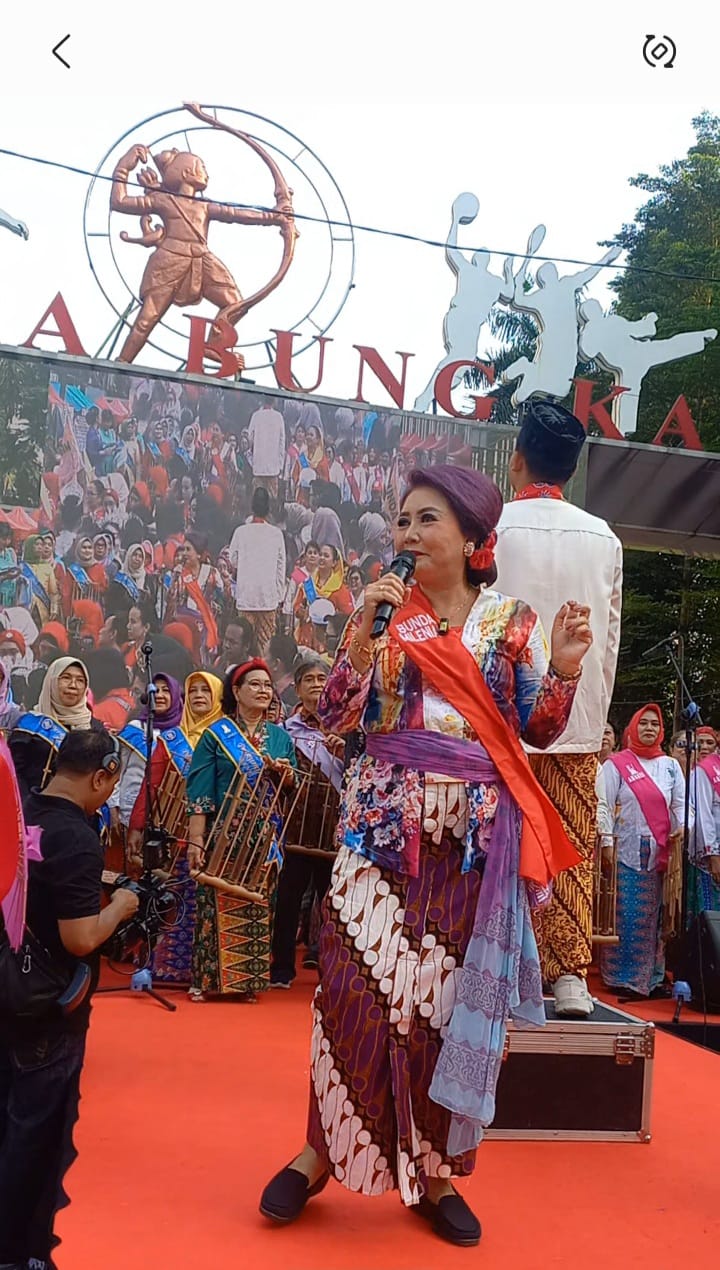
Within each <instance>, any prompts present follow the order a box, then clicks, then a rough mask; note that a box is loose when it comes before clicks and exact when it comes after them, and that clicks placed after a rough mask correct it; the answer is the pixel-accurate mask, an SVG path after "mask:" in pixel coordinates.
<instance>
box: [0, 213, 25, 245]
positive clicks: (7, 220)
mask: <svg viewBox="0 0 720 1270" xmlns="http://www.w3.org/2000/svg"><path fill="white" fill-rule="evenodd" d="M0 225H3V226H4V228H5V229H9V230H10V233H11V234H19V235H20V237H21V238H25V239H28V238H29V237H30V230H29V229H28V227H27V225H24V224H23V222H22V221H21V220H15V217H14V216H10V215H9V214H8V213H7V212H4V211H3V210H2V208H1V207H0Z"/></svg>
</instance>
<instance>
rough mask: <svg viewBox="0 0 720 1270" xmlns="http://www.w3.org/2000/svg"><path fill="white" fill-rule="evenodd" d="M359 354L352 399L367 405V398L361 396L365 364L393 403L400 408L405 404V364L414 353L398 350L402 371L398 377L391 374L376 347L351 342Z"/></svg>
mask: <svg viewBox="0 0 720 1270" xmlns="http://www.w3.org/2000/svg"><path fill="white" fill-rule="evenodd" d="M353 348H356V349H357V351H358V353H359V354H360V368H359V371H358V386H357V392H356V394H355V397H354V400H355V401H361V402H363V404H364V405H367V400H366V398H365V397H363V371H364V369H365V366H366V365H367V366H368V367H369V368H370V370H371V371H372V372H373V374H374V375H377V378H378V379H379V380H380V383H381V384H382V386H383V388H384V389H385V391H386V392H387V393H388V395H389V396H390V397H392V399H393V401H394V402H395V405H396V406H398V407H399V409H400V410H402V408H403V406H404V404H405V378H406V376H407V364H408V359H409V358H410V357H414V356H415V354H414V353H401V352H398V354H397V355H398V357H400V358H402V371H401V375H400V378H399V379H396V377H395V375H393V373H392V371H391V370H390V367H389V366H388V364H387V362H385V361H383V359H382V357H381V356H380V354H379V353H378V351H377V349H376V348H369V347H368V346H367V345H366V344H353Z"/></svg>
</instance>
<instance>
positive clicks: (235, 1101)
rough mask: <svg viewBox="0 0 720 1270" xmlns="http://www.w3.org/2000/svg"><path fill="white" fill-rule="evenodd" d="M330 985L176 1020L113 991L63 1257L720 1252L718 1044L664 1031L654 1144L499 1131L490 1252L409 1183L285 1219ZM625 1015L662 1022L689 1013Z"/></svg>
mask: <svg viewBox="0 0 720 1270" xmlns="http://www.w3.org/2000/svg"><path fill="white" fill-rule="evenodd" d="M312 985H313V976H312V975H311V974H309V973H308V972H303V973H302V976H301V978H300V979H299V980H298V982H297V983H296V984H295V985H294V986H293V988H292V989H291V991H289V992H270V993H267V994H266V995H265V996H264V997H263V998H262V999H261V1000H260V1002H259V1003H258V1004H257V1005H242V1004H239V1003H238V1002H235V1001H230V1002H221V1003H217V1004H212V1003H209V1004H205V1005H193V1004H191V1003H190V1002H189V1001H188V999H187V997H186V996H185V995H184V994H182V993H179V992H174V993H173V994H172V999H173V1000H174V1001H177V1003H178V1009H177V1012H176V1013H175V1014H169V1013H167V1012H166V1011H165V1010H163V1009H162V1008H161V1007H160V1006H158V1005H156V1004H155V1003H154V1002H153V1001H151V1000H150V999H149V998H146V997H141V996H139V995H136V994H132V995H131V994H130V993H129V992H128V993H127V994H120V995H110V996H101V997H98V998H97V999H96V1004H95V1008H94V1011H93V1020H92V1025H91V1029H90V1041H89V1048H88V1058H87V1063H86V1069H85V1077H84V1083H83V1098H82V1103H81V1112H80V1123H79V1125H78V1128H77V1130H76V1143H77V1146H78V1149H79V1152H80V1155H79V1159H78V1161H77V1162H76V1164H75V1165H74V1166H73V1169H72V1170H71V1172H70V1174H69V1176H68V1182H67V1189H68V1191H69V1194H70V1196H71V1200H72V1204H71V1207H70V1208H69V1209H67V1210H66V1211H65V1212H63V1213H62V1214H61V1215H60V1218H59V1222H58V1229H59V1233H60V1235H61V1236H62V1240H63V1243H62V1246H61V1248H60V1249H58V1252H57V1254H56V1256H57V1264H58V1267H59V1270H128V1268H129V1267H131V1268H132V1270H155V1267H158V1268H159V1270H160V1268H162V1270H166V1268H168V1270H170V1268H172V1270H215V1268H216V1267H218V1268H219V1267H222V1266H230V1267H235V1266H237V1267H245V1266H247V1267H249V1268H252V1270H276V1268H277V1270H447V1267H455V1266H457V1267H459V1266H467V1265H468V1264H471V1263H472V1264H473V1265H482V1267H483V1268H484V1270H545V1268H546V1267H553V1268H555V1270H565V1268H567V1270H571V1268H572V1270H575V1268H576V1267H577V1265H578V1263H581V1264H582V1266H583V1270H601V1268H602V1270H607V1268H608V1267H621V1266H622V1267H623V1270H672V1267H675V1266H677V1265H692V1267H693V1270H704V1267H708V1270H709V1268H710V1267H711V1266H712V1267H713V1268H714V1267H715V1266H716V1265H717V1263H718V1256H719V1255H720V1211H719V1210H718V1203H717V1193H718V1181H717V1179H718V1158H719V1153H720V1101H719V1100H718V1096H717V1092H718V1088H719V1087H720V1057H719V1056H718V1055H717V1054H715V1053H712V1052H710V1051H709V1050H706V1049H703V1048H701V1047H700V1046H698V1045H695V1044H690V1043H688V1042H687V1041H684V1040H681V1039H678V1038H677V1037H675V1036H672V1035H669V1034H668V1033H666V1032H665V1031H663V1030H661V1029H659V1030H658V1035H657V1049H656V1063H655V1081H654V1099H653V1116H652V1133H653V1136H652V1141H651V1142H650V1143H649V1144H648V1145H642V1144H640V1143H602V1142H601V1143H594V1142H487V1143H484V1144H483V1145H482V1146H481V1148H480V1151H479V1153H478V1165H477V1169H476V1172H475V1174H474V1176H473V1177H472V1178H471V1179H470V1180H469V1181H468V1182H467V1183H462V1184H461V1185H460V1189H461V1190H462V1193H463V1194H464V1195H465V1196H466V1198H467V1199H468V1200H469V1202H470V1203H471V1204H472V1205H473V1207H474V1208H475V1210H476V1211H477V1213H478V1214H479V1216H480V1218H481V1220H482V1223H483V1227H484V1235H483V1239H482V1241H481V1243H480V1246H479V1247H478V1248H475V1249H455V1248H452V1247H450V1246H449V1245H447V1244H444V1243H442V1242H441V1241H440V1240H438V1239H437V1238H436V1237H435V1236H434V1235H433V1234H432V1232H431V1231H430V1230H429V1228H428V1227H426V1225H425V1223H424V1222H422V1221H420V1220H419V1219H418V1218H417V1217H415V1216H413V1215H412V1214H411V1213H410V1212H408V1211H407V1210H404V1209H402V1208H401V1206H400V1204H399V1201H398V1199H397V1196H396V1195H388V1196H383V1197H381V1198H379V1199H365V1198H363V1197H360V1196H356V1195H350V1194H348V1192H347V1191H345V1190H344V1189H343V1188H341V1187H340V1186H338V1185H337V1184H335V1183H330V1185H329V1186H328V1188H327V1189H326V1191H325V1192H324V1193H323V1194H322V1195H321V1196H319V1197H318V1198H317V1199H315V1200H313V1201H312V1203H311V1204H310V1205H309V1206H308V1208H307V1210H306V1212H305V1213H304V1215H303V1217H302V1218H301V1219H300V1220H299V1222H298V1223H297V1225H294V1226H292V1227H287V1228H275V1227H272V1226H270V1225H269V1224H268V1223H266V1222H265V1221H264V1220H263V1219H262V1218H261V1217H260V1215H259V1214H258V1211H257V1204H258V1199H259V1195H260V1191H261V1189H262V1186H263V1184H264V1182H265V1181H266V1180H267V1179H268V1178H269V1177H270V1176H271V1174H272V1173H274V1172H275V1171H276V1170H277V1169H278V1168H280V1167H282V1166H283V1165H284V1164H286V1163H287V1162H288V1161H289V1160H290V1159H291V1158H292V1156H293V1155H294V1154H295V1153H296V1152H297V1150H299V1148H300V1145H301V1143H302V1140H303V1137H304V1124H305V1108H306V1086H307V1079H308V1042H309V1030H310V1015H309V1002H310V996H311V991H312ZM593 986H596V985H595V984H594V985H593ZM608 1000H610V1001H611V1002H612V1003H613V1004H615V997H614V996H612V997H611V996H609V994H608ZM621 1008H623V1009H626V1010H628V1012H629V1013H631V1014H636V1015H637V1016H638V1017H643V1018H652V1019H653V1020H654V1021H655V1022H656V1023H667V1022H669V1021H671V1019H672V1013H673V1004H672V1002H652V1003H648V1004H647V1005H642V1006H623V1007H621ZM696 1021H697V1022H699V1021H700V1019H699V1016H696V1015H693V1014H692V1013H691V1012H689V1011H687V1010H686V1011H684V1012H683V1022H687V1023H692V1022H696ZM709 1021H710V1023H713V1022H717V1021H720V1020H718V1019H717V1016H711V1018H710V1020H709Z"/></svg>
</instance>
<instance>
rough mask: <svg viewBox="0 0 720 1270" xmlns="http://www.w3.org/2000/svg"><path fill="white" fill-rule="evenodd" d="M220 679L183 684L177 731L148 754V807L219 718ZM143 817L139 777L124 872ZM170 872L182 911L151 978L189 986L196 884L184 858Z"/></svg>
mask: <svg viewBox="0 0 720 1270" xmlns="http://www.w3.org/2000/svg"><path fill="white" fill-rule="evenodd" d="M222 689H223V685H222V679H219V678H218V676H217V675H212V674H209V673H208V672H206V671H204V670H198V671H196V672H195V673H193V674H192V675H189V676H188V678H187V679H186V680H185V706H184V709H183V713H182V718H181V720H180V726H179V728H170V729H169V730H168V729H166V730H165V731H164V732H163V733H162V734H161V736H160V738H159V740H158V743H157V745H156V746H155V749H154V751H153V756H152V761H151V764H150V788H151V791H152V794H151V805H152V800H153V799H154V798H155V796H156V794H157V792H158V791H159V790H160V789H161V788H162V786H163V780H164V778H165V777H166V774H167V773H168V772H169V771H174V772H175V773H176V774H177V775H178V776H179V777H180V778H181V779H182V781H183V782H184V780H185V778H186V777H187V772H188V768H189V767H190V760H191V758H192V754H193V750H194V749H195V746H196V745H197V743H198V741H199V740H200V737H201V736H202V734H203V732H204V731H205V729H206V728H209V727H211V726H212V724H213V723H217V721H218V719H220V718H222V712H223V711H222ZM175 789H176V793H175V795H174V797H175V798H182V802H183V807H184V798H185V786H184V784H183V785H180V786H177V785H176V786H175ZM146 819H147V815H146V784H145V780H144V778H143V782H142V785H141V787H140V792H139V794H138V796H137V799H136V802H135V807H134V809H133V813H132V815H131V817H130V826H129V828H130V832H129V834H128V868H130V869H131V870H133V871H135V870H139V869H141V868H142V842H143V829H144V826H145V822H146ZM175 873H176V876H177V878H178V879H179V881H181V882H182V883H183V892H182V895H183V911H182V917H181V920H180V922H179V923H177V924H175V925H174V926H172V927H171V928H170V929H169V930H167V931H166V932H165V933H164V934H163V935H162V936H161V938H160V941H159V943H158V944H157V946H156V948H155V950H154V952H153V961H152V973H153V978H154V979H158V980H159V981H160V982H161V983H186V984H189V983H190V968H191V957H192V944H193V931H194V928H195V898H196V884H195V882H194V881H193V880H192V879H191V878H190V877H189V869H188V863H187V854H186V852H184V851H183V852H182V853H181V854H180V857H179V860H178V863H177V865H176V868H175Z"/></svg>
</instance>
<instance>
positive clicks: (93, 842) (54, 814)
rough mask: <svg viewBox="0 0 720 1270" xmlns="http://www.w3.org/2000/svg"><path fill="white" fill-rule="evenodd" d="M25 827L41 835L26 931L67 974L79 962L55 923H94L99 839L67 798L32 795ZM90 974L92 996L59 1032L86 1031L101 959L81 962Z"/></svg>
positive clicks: (100, 861)
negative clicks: (88, 919) (38, 830)
mask: <svg viewBox="0 0 720 1270" xmlns="http://www.w3.org/2000/svg"><path fill="white" fill-rule="evenodd" d="M24 811H25V823H26V824H27V825H39V826H40V828H41V830H42V833H41V838H40V852H41V854H42V860H41V861H39V862H36V861H31V863H30V866H29V870H28V900H27V918H26V920H27V925H28V926H29V927H30V930H31V931H32V933H33V935H34V936H35V938H36V939H38V940H39V941H40V943H42V944H43V945H44V946H45V948H47V950H48V952H49V953H50V954H51V955H52V957H53V960H57V963H58V965H61V966H63V967H67V968H69V969H70V970H72V969H74V967H75V966H76V965H77V959H76V958H75V957H73V956H72V955H71V954H70V953H69V952H68V951H67V950H66V948H65V947H64V945H63V942H62V940H61V938H60V930H59V927H58V922H59V921H71V920H73V919H75V918H81V917H95V916H96V915H97V914H98V913H99V912H100V900H101V893H102V871H103V850H102V847H101V845H100V839H99V838H98V835H97V833H96V832H95V830H94V829H93V828H92V826H91V824H90V821H89V820H88V818H87V816H86V815H85V813H84V812H83V811H82V810H81V808H80V807H78V806H77V805H76V804H75V803H71V802H69V800H68V799H66V798H54V797H52V796H50V795H47V794H40V793H38V792H37V791H33V792H32V793H31V794H30V795H29V796H28V798H26V800H25V804H24ZM82 960H83V961H85V962H86V963H87V964H88V965H89V966H90V967H91V970H92V979H91V983H90V991H89V992H88V995H87V997H86V998H85V1001H84V1002H83V1004H82V1005H81V1006H79V1007H78V1009H77V1010H76V1011H74V1012H73V1013H72V1014H71V1015H68V1016H67V1018H63V1019H61V1022H60V1026H62V1028H63V1029H67V1030H71V1031H75V1030H78V1029H82V1028H84V1027H86V1026H87V1021H88V1015H89V1013H90V996H91V993H92V992H94V990H95V988H96V987H97V981H98V977H99V974H100V954H99V953H98V952H93V953H90V954H89V956H87V957H84V958H83V959H82Z"/></svg>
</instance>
